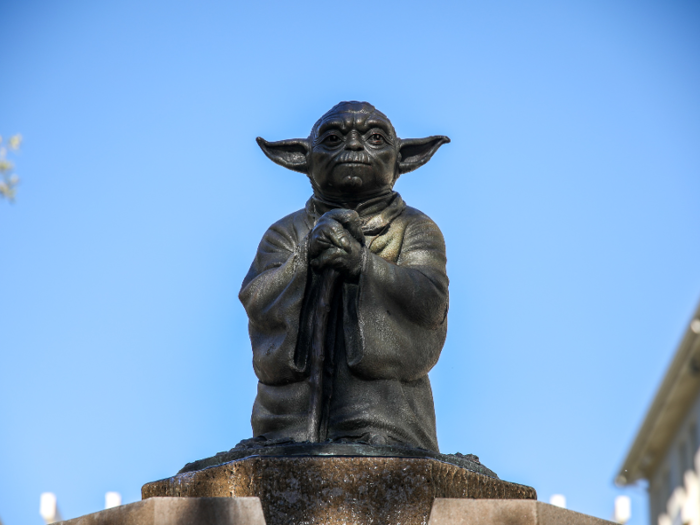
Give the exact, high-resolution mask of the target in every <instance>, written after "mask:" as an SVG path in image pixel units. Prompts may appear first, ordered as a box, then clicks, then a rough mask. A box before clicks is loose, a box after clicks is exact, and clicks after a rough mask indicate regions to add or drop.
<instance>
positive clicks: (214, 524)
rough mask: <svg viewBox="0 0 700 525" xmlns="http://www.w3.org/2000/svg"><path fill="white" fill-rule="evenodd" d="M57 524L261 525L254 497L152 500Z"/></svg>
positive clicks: (257, 503) (257, 502) (262, 522)
mask: <svg viewBox="0 0 700 525" xmlns="http://www.w3.org/2000/svg"><path fill="white" fill-rule="evenodd" d="M57 525H265V518H264V516H263V512H262V507H261V506H260V500H259V499H258V498H226V499H222V498H152V499H148V500H146V501H137V502H136V503H130V504H128V505H121V506H119V507H114V508H112V509H107V510H103V511H100V512H95V513H94V514H86V515H85V516H81V517H80V518H75V519H73V520H68V521H62V522H60V523H59V524H57Z"/></svg>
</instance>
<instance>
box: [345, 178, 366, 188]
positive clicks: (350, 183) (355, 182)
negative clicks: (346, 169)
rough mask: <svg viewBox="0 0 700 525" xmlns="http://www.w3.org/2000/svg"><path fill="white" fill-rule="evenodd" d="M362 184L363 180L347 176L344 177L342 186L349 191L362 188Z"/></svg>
mask: <svg viewBox="0 0 700 525" xmlns="http://www.w3.org/2000/svg"><path fill="white" fill-rule="evenodd" d="M362 182H363V181H362V178H361V177H358V176H357V175H347V176H345V177H343V181H342V183H341V184H340V186H341V187H342V188H347V189H358V188H361V187H362Z"/></svg>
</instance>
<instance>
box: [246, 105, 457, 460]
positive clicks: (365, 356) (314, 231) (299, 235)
mask: <svg viewBox="0 0 700 525" xmlns="http://www.w3.org/2000/svg"><path fill="white" fill-rule="evenodd" d="M447 142H449V139H448V138H447V137H443V136H433V137H428V138H424V139H400V138H398V137H397V135H396V132H395V130H394V127H393V125H392V124H391V122H390V121H389V119H388V118H387V117H386V116H385V115H384V114H383V113H381V112H380V111H378V110H376V109H375V108H374V106H372V105H371V104H368V103H366V102H342V103H340V104H338V105H337V106H335V107H334V108H333V109H331V110H330V111H329V112H328V113H326V114H325V115H324V116H323V117H321V119H320V120H319V121H318V122H316V124H315V125H314V126H313V129H312V131H311V134H310V136H309V138H307V139H291V140H283V141H279V142H268V141H266V140H263V139H261V138H258V144H259V145H260V147H261V148H262V150H263V151H264V153H265V154H266V155H267V156H268V157H269V158H270V159H272V160H273V161H274V162H276V163H278V164H280V165H282V166H284V167H286V168H289V169H291V170H294V171H298V172H301V173H305V174H306V175H307V176H308V177H309V179H310V181H311V186H312V188H313V196H312V197H311V198H310V199H309V201H308V202H307V203H306V206H305V207H304V208H303V209H301V210H299V211H297V212H295V213H293V214H291V215H288V216H287V217H284V218H282V219H280V220H279V221H278V222H276V223H275V224H273V225H272V226H271V227H270V228H269V229H268V231H267V232H266V233H265V235H264V236H263V239H262V241H261V242H260V246H259V248H258V252H257V255H256V257H255V260H254V261H253V264H252V266H251V268H250V271H249V272H248V275H247V276H246V278H245V280H244V281H243V287H242V289H241V292H240V299H241V301H242V303H243V305H244V307H245V309H246V312H247V314H248V317H249V331H250V338H251V342H252V346H253V366H254V369H255V373H256V375H257V377H258V379H259V383H258V394H257V398H256V400H255V404H254V407H253V414H252V418H251V421H252V426H253V438H254V439H255V440H257V441H258V442H259V444H265V443H269V444H273V445H274V444H276V443H277V442H280V441H292V442H309V443H321V442H341V443H346V442H361V443H369V444H373V445H403V446H409V447H416V448H421V449H427V450H431V451H434V452H438V451H439V450H438V443H437V436H436V430H435V410H434V407H433V396H432V391H431V388H430V382H429V380H428V372H429V371H430V369H431V368H432V367H433V366H434V365H435V364H436V363H437V360H438V357H439V356H440V352H441V350H442V346H443V344H444V341H445V335H446V332H447V309H448V279H447V274H446V272H445V263H446V256H445V243H444V241H443V237H442V234H441V233H440V230H439V228H438V227H437V225H436V224H435V223H434V222H433V221H432V220H430V218H428V217H427V216H426V215H425V214H423V213H422V212H420V211H418V210H416V209H415V208H411V207H410V206H407V205H406V204H405V203H404V201H403V200H402V199H401V196H400V195H399V194H398V193H396V192H394V191H393V186H394V183H395V182H396V180H397V179H398V177H399V175H401V174H403V173H407V172H410V171H413V170H415V169H416V168H418V167H420V166H422V165H423V164H425V163H426V162H428V160H430V158H431V157H432V155H433V154H434V153H435V152H436V151H437V149H438V148H439V147H440V146H441V145H442V144H445V143H447Z"/></svg>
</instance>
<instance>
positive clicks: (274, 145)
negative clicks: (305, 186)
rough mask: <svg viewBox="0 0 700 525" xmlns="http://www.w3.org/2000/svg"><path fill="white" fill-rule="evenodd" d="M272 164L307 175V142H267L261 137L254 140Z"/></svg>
mask: <svg viewBox="0 0 700 525" xmlns="http://www.w3.org/2000/svg"><path fill="white" fill-rule="evenodd" d="M255 140H256V141H257V143H258V146H260V149H261V150H263V153H264V154H265V155H267V158H268V159H270V160H271V161H272V162H275V163H277V164H279V165H280V166H284V167H285V168H287V169H290V170H294V171H298V172H300V173H306V174H308V167H309V164H308V161H307V158H306V154H307V153H308V152H309V141H308V140H306V139H288V140H278V141H277V142H268V141H266V140H265V139H264V138H262V137H258V138H257V139H255Z"/></svg>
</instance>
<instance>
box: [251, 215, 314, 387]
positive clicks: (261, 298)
mask: <svg viewBox="0 0 700 525" xmlns="http://www.w3.org/2000/svg"><path fill="white" fill-rule="evenodd" d="M298 237H299V232H298V230H297V229H296V228H295V227H294V225H293V220H292V219H291V218H285V219H282V220H281V221H279V222H278V223H276V224H274V225H273V226H271V227H270V229H269V230H268V231H267V232H266V233H265V235H264V237H263V239H262V241H260V246H259V247H258V252H257V254H256V256H255V260H254V261H253V264H252V265H251V267H250V271H249V272H248V275H247V276H246V278H245V279H244V281H243V286H242V288H241V291H240V293H239V296H238V297H239V299H240V300H241V302H242V303H243V306H244V308H245V310H246V313H247V314H248V319H249V322H248V331H249V333H250V340H251V343H252V346H253V368H254V369H255V374H256V375H257V377H258V379H259V380H260V381H261V382H262V383H265V384H268V385H281V384H287V383H291V382H295V381H299V380H301V379H303V377H304V374H305V369H306V356H305V355H295V349H296V342H297V337H298V334H299V318H300V313H301V307H302V302H303V298H304V289H305V286H306V281H307V273H308V261H307V243H308V240H307V237H305V236H304V237H302V238H301V239H300V240H299V238H298Z"/></svg>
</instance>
